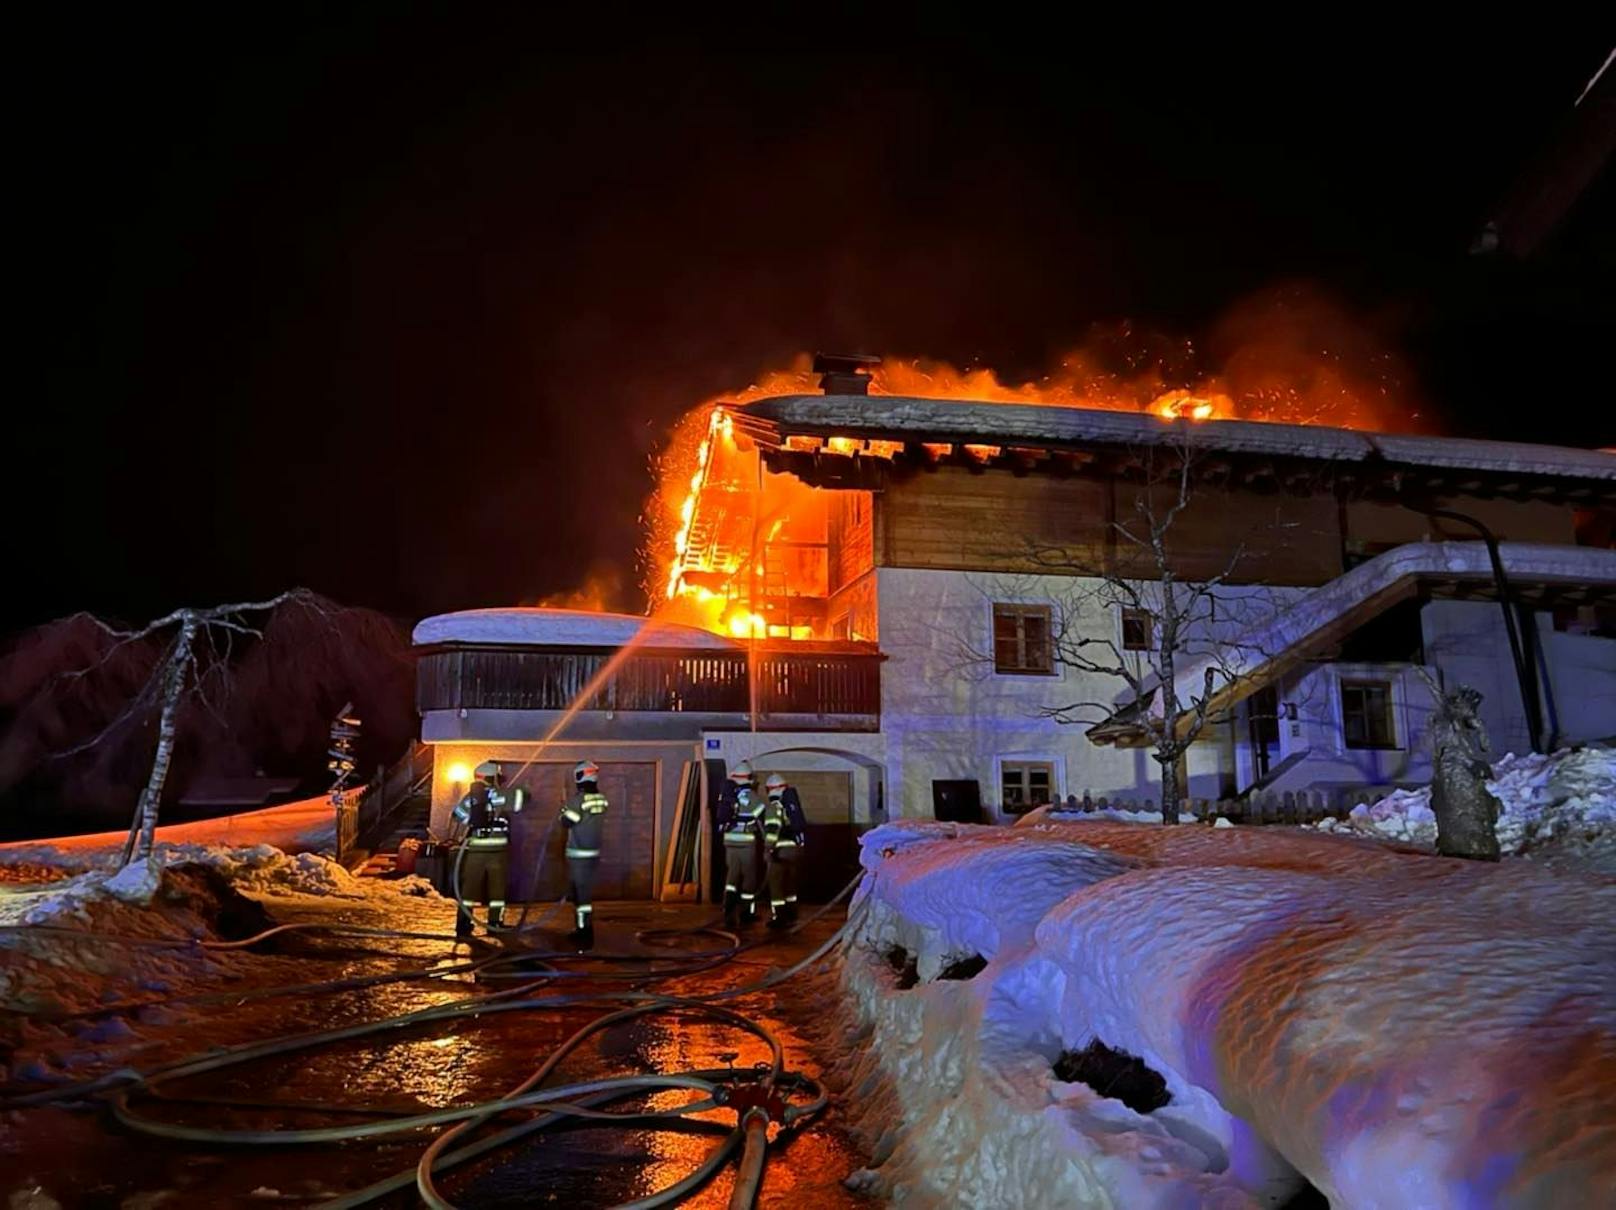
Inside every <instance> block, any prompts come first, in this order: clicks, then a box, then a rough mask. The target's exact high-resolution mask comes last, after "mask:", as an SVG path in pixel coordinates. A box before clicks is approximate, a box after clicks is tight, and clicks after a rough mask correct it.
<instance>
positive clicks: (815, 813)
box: [771, 769, 858, 903]
mask: <svg viewBox="0 0 1616 1210" xmlns="http://www.w3.org/2000/svg"><path fill="white" fill-rule="evenodd" d="M771 772H773V770H771ZM779 772H780V773H781V774H782V775H783V776H784V777H785V779H786V781H788V782H790V783H791V784H792V785H793V786H795V787H796V788H797V793H798V795H799V796H801V798H802V813H803V815H804V816H806V817H807V819H808V846H807V849H806V851H805V852H804V853H803V856H802V863H801V873H800V874H799V875H798V893H799V894H800V895H801V896H802V898H803V899H804V900H806V901H807V902H809V903H823V902H825V901H826V900H828V899H829V898H830V897H831V896H833V895H835V894H836V892H837V891H839V890H841V889H842V887H844V886H846V885H847V882H848V880H849V879H851V878H852V877H853V875H854V874H856V873H858V840H857V838H856V837H855V835H854V833H853V775H852V774H851V773H825V772H820V771H815V772H807V771H803V772H794V771H792V770H790V769H781V770H779Z"/></svg>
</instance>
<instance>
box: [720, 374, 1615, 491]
mask: <svg viewBox="0 0 1616 1210" xmlns="http://www.w3.org/2000/svg"><path fill="white" fill-rule="evenodd" d="M727 413H728V414H729V415H730V416H731V417H732V418H733V421H734V425H735V430H736V432H737V433H738V434H741V435H743V436H745V437H746V438H748V439H749V440H751V441H753V442H755V443H756V444H757V446H758V448H759V449H761V450H762V451H763V455H764V458H765V461H766V463H767V464H768V465H769V467H770V469H771V470H776V471H784V472H788V473H791V474H794V475H796V476H797V477H798V478H801V479H803V480H804V481H805V482H808V483H810V484H812V485H814V486H816V487H831V488H863V489H871V488H874V489H879V488H880V487H883V486H885V485H886V483H888V482H889V481H890V480H891V479H892V478H893V477H894V476H899V477H902V476H904V475H907V474H909V473H912V472H913V471H916V470H926V469H935V468H937V467H938V466H942V465H959V466H964V467H967V468H970V469H972V470H988V469H1002V470H1009V471H1011V472H1013V473H1016V474H1028V473H1032V472H1041V473H1051V474H1056V475H1069V474H1073V473H1099V474H1119V475H1124V476H1126V475H1129V474H1131V473H1136V472H1139V471H1142V470H1144V469H1145V467H1146V464H1147V460H1148V457H1149V453H1148V451H1150V450H1151V449H1152V448H1154V447H1159V446H1174V445H1178V446H1182V445H1183V444H1184V443H1185V442H1190V443H1191V444H1192V447H1193V449H1194V450H1195V451H1196V467H1195V473H1196V474H1197V475H1198V476H1199V477H1201V478H1204V479H1206V480H1208V481H1212V482H1229V481H1236V482H1240V483H1244V484H1246V485H1248V486H1253V487H1257V488H1264V487H1270V488H1274V489H1286V488H1289V489H1291V490H1296V491H1300V492H1303V493H1308V492H1312V491H1316V490H1318V489H1319V488H1320V487H1321V486H1329V487H1330V488H1332V489H1343V490H1350V491H1356V492H1361V493H1362V494H1365V495H1388V494H1389V495H1398V496H1402V497H1405V498H1406V497H1408V496H1411V495H1424V496H1430V497H1432V498H1437V497H1442V496H1448V495H1454V494H1464V495H1473V496H1478V497H1508V498H1518V499H1529V500H1551V501H1555V502H1559V503H1567V504H1579V505H1587V506H1601V507H1612V506H1616V454H1611V453H1609V452H1606V451H1602V450H1585V449H1575V448H1570V447H1564V446H1550V445H1532V444H1526V443H1517V442H1502V441H1481V440H1475V439H1470V438H1448V437H1426V436H1403V435H1397V434H1387V433H1366V432H1358V431H1354V430H1348V429H1335V428H1326V427H1323V426H1310V425H1293V424H1268V423H1263V422H1258V421H1249V420H1202V421H1191V420H1176V421H1174V420H1164V419H1162V418H1160V417H1157V416H1154V415H1151V414H1148V413H1143V412H1123V411H1101V410H1096V409H1090V408H1072V407H1045V406H1036V405H1031V404H1015V403H975V402H960V401H955V400H944V399H915V398H909V397H904V396H885V395H870V396H864V395H781V396H775V397H772V398H769V399H760V400H757V401H755V402H752V403H747V404H736V405H730V406H728V407H727Z"/></svg>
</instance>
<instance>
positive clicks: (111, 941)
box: [0, 862, 270, 1049]
mask: <svg viewBox="0 0 1616 1210" xmlns="http://www.w3.org/2000/svg"><path fill="white" fill-rule="evenodd" d="M226 921H228V922H229V924H230V926H231V927H232V929H233V930H234V931H237V932H256V931H258V930H260V929H261V928H267V927H268V926H269V923H270V921H269V918H268V916H267V914H266V913H265V912H264V911H263V909H262V908H261V907H259V906H258V905H257V904H255V903H253V902H251V901H250V900H247V899H245V898H244V897H243V896H241V895H240V894H239V893H237V892H236V891H235V889H234V888H232V887H231V886H230V885H229V883H228V882H227V881H225V879H224V878H223V877H222V876H221V875H220V874H219V873H218V872H216V871H214V870H212V869H209V868H206V867H202V866H198V865H185V866H177V867H172V868H167V869H162V870H160V871H159V870H158V868H157V867H155V866H151V865H148V864H147V863H145V862H136V863H134V864H132V865H130V866H129V867H128V868H126V869H124V870H122V871H119V872H117V873H110V872H107V871H104V870H92V871H90V872H88V873H85V874H78V875H74V876H72V877H69V878H64V879H61V880H59V881H57V882H53V883H50V884H48V885H46V886H42V887H21V888H16V887H7V888H5V889H4V891H3V893H0V1012H9V1013H15V1014H19V1015H20V1016H21V1017H22V1018H24V1019H25V1020H26V1019H28V1018H34V1019H39V1018H47V1017H52V1016H57V1015H60V1014H64V1013H75V1012H84V1011H87V1010H91V1009H96V1008H100V1007H101V1006H103V1005H105V1004H109V1003H117V1002H121V1001H124V1000H128V999H131V998H135V999H139V998H142V997H144V996H149V995H151V994H152V993H162V992H164V991H167V990H169V989H170V988H172V987H175V986H179V985H183V984H187V983H190V982H192V981H194V980H195V979H196V978H197V976H198V974H199V973H203V972H206V973H211V974H219V973H225V972H229V971H231V970H233V969H234V968H235V966H236V965H237V964H238V963H239V962H240V961H243V960H244V959H242V958H239V957H238V956H236V955H231V954H220V953H212V952H208V951H206V950H204V949H202V948H200V947H199V946H198V945H197V944H196V943H197V942H199V941H212V940H218V939H220V938H221V936H222V933H221V925H222V924H223V923H224V922H226ZM10 1024H11V1025H13V1026H15V1025H16V1024H17V1022H11V1023H10ZM0 1049H3V1047H0Z"/></svg>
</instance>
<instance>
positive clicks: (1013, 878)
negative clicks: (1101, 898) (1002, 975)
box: [862, 823, 1139, 980]
mask: <svg viewBox="0 0 1616 1210" xmlns="http://www.w3.org/2000/svg"><path fill="white" fill-rule="evenodd" d="M944 826H945V827H946V828H948V833H947V834H946V836H947V838H948V839H949V840H950V843H946V844H937V843H917V842H919V841H920V840H921V838H931V839H936V838H937V836H938V834H939V830H938V829H937V828H936V827H935V825H933V826H932V827H927V826H926V825H924V824H920V825H918V826H917V824H914V823H900V824H884V825H882V826H881V827H878V828H875V829H873V830H871V831H870V832H868V833H866V834H865V837H864V849H863V854H864V855H863V857H862V861H863V863H864V865H865V866H866V868H869V869H873V870H876V871H879V870H880V868H881V867H882V866H883V865H885V864H886V863H887V862H889V861H891V860H892V859H893V858H894V857H895V856H896V855H897V854H898V853H900V852H901V853H903V854H904V855H905V858H906V859H905V860H904V861H903V864H902V869H903V877H902V879H901V881H897V882H894V883H893V884H892V885H891V886H890V887H884V888H883V891H884V893H883V894H881V895H878V896H873V897H872V896H871V895H870V894H869V891H868V888H869V886H871V885H873V884H872V883H866V884H865V887H864V888H863V897H864V899H868V900H869V903H868V907H867V911H868V913H869V915H868V918H867V923H866V925H865V936H866V938H867V939H869V940H870V941H871V942H872V943H873V944H875V945H877V946H878V947H879V948H881V949H882V950H883V951H887V950H890V949H891V948H892V947H893V946H901V947H902V948H903V949H904V950H905V951H906V952H908V953H909V954H912V955H913V956H914V957H915V959H916V962H917V969H918V972H919V977H920V978H922V979H927V980H929V979H933V978H935V977H936V976H937V973H938V971H939V970H941V969H942V967H944V966H945V965H947V964H948V963H949V962H951V961H953V960H955V959H960V958H970V957H972V956H979V957H983V958H991V957H993V956H994V955H995V954H997V953H998V952H999V951H1000V950H1001V949H1003V948H1006V947H1010V946H1015V945H1025V944H1026V943H1027V942H1028V941H1029V940H1031V938H1032V933H1033V929H1034V928H1036V927H1037V924H1038V922H1039V920H1041V919H1042V918H1043V916H1044V914H1045V913H1046V912H1047V911H1049V909H1050V908H1051V907H1053V906H1054V905H1055V904H1057V903H1059V902H1060V901H1061V900H1062V899H1064V898H1066V896H1067V895H1069V894H1071V893H1072V892H1073V891H1074V890H1076V889H1077V888H1078V887H1082V886H1087V885H1088V884H1089V883H1091V882H1097V881H1099V880H1100V879H1102V878H1113V877H1115V876H1116V875H1118V874H1120V873H1122V872H1123V871H1125V870H1128V869H1131V868H1133V867H1134V866H1136V865H1137V864H1139V863H1138V862H1137V861H1136V860H1135V859H1133V858H1129V857H1125V856H1117V855H1114V854H1110V853H1103V852H1100V851H1099V850H1097V849H1094V848H1091V847H1089V846H1087V845H1081V844H1072V843H1067V842H1063V841H1051V840H1050V839H1049V838H1047V837H1042V836H1035V835H1030V834H1028V833H1024V832H1017V831H1014V830H1010V829H1006V828H995V827H983V826H976V825H972V824H956V825H944Z"/></svg>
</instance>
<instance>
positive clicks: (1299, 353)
mask: <svg viewBox="0 0 1616 1210" xmlns="http://www.w3.org/2000/svg"><path fill="white" fill-rule="evenodd" d="M1206 346H1207V351H1208V353H1209V355H1210V360H1211V361H1212V363H1213V365H1214V366H1215V369H1214V371H1213V373H1212V375H1211V378H1212V380H1213V381H1215V382H1216V383H1218V384H1219V385H1220V386H1221V388H1222V389H1223V390H1224V391H1225V392H1226V393H1227V394H1228V395H1229V396H1230V397H1231V398H1232V399H1233V400H1234V401H1235V407H1236V409H1237V410H1238V411H1239V413H1240V414H1241V415H1243V416H1246V417H1248V418H1250V419H1253V420H1283V421H1287V422H1289V423H1292V424H1323V425H1332V426H1336V427H1340V428H1353V429H1374V430H1377V431H1383V432H1387V431H1389V432H1415V431H1419V430H1420V429H1421V427H1422V416H1421V410H1420V406H1419V402H1418V396H1417V393H1416V391H1415V389H1414V386H1413V372H1412V370H1411V369H1410V368H1409V366H1408V364H1407V363H1406V362H1405V361H1404V359H1403V358H1402V356H1401V355H1400V354H1398V353H1397V352H1396V351H1395V350H1394V348H1393V345H1392V342H1391V340H1390V339H1389V338H1388V335H1387V334H1386V333H1384V332H1382V331H1380V330H1379V329H1378V328H1377V326H1376V325H1374V324H1372V323H1371V322H1370V321H1369V320H1367V319H1364V318H1362V317H1359V316H1356V315H1354V314H1353V313H1352V312H1350V311H1349V310H1348V309H1347V308H1346V307H1345V306H1344V305H1343V304H1342V303H1340V302H1339V301H1337V300H1335V299H1334V298H1332V297H1331V296H1330V295H1328V294H1327V293H1326V292H1325V291H1323V290H1322V289H1320V288H1319V287H1317V286H1314V285H1311V284H1307V283H1293V284H1289V285H1282V286H1275V287H1273V288H1271V289H1268V290H1264V291H1262V292H1260V293H1258V294H1256V295H1253V296H1251V297H1249V298H1246V299H1243V300H1242V301H1240V302H1239V303H1236V304H1235V305H1234V306H1233V307H1231V308H1230V309H1229V310H1228V311H1227V312H1225V313H1224V314H1223V316H1222V317H1221V318H1220V319H1219V320H1218V321H1217V322H1216V323H1215V324H1213V325H1212V328H1211V331H1210V333H1209V335H1208V338H1207V342H1206Z"/></svg>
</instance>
